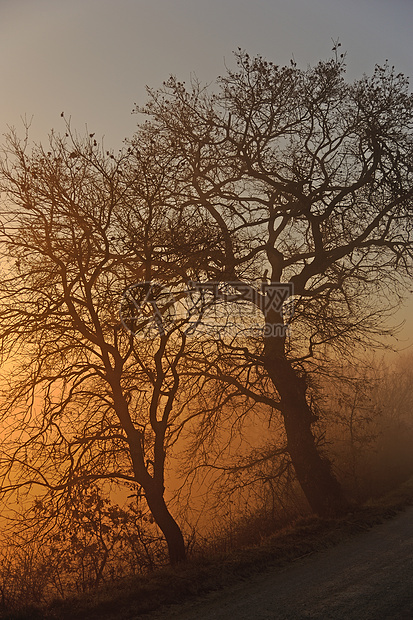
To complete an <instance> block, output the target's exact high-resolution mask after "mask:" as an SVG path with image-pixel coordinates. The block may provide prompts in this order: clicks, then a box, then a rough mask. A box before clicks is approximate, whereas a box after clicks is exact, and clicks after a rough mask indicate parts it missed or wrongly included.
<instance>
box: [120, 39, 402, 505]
mask: <svg viewBox="0 0 413 620" xmlns="http://www.w3.org/2000/svg"><path fill="white" fill-rule="evenodd" d="M338 47H339V45H337V46H335V52H336V54H335V56H334V57H333V58H332V59H331V60H327V61H325V62H324V61H323V62H319V63H318V64H317V65H316V66H315V67H310V68H308V69H305V70H302V69H300V68H298V67H297V66H296V65H295V63H293V62H292V63H291V65H290V66H285V67H278V66H276V65H275V64H273V63H271V62H267V61H266V60H265V59H263V58H262V57H260V56H258V57H255V58H251V57H250V56H249V55H248V54H247V53H245V52H242V51H239V52H238V53H237V54H236V60H237V65H238V66H237V68H236V69H235V70H231V69H230V70H228V71H227V73H226V75H225V76H224V77H221V78H219V80H218V88H216V89H214V90H211V89H210V88H208V87H203V86H202V85H201V84H199V83H198V82H194V83H192V84H191V85H190V86H189V87H186V86H185V84H183V83H181V82H179V81H177V80H176V79H175V78H170V79H169V80H168V81H167V82H166V83H165V84H164V86H163V87H162V88H161V89H160V90H149V102H148V103H147V105H146V106H145V107H144V108H143V109H139V110H138V111H139V112H144V113H145V114H146V115H147V117H148V120H147V122H146V123H145V124H144V125H143V126H142V127H141V128H140V129H139V130H138V132H137V134H136V137H135V140H134V141H133V142H132V143H131V144H132V145H134V146H135V147H136V148H137V147H138V145H139V142H140V140H142V138H143V137H144V136H146V135H148V132H151V135H152V140H153V141H154V142H156V145H155V147H154V150H155V151H156V153H157V154H158V156H161V157H162V158H164V159H165V157H166V154H169V156H170V163H169V173H168V178H173V179H174V180H175V183H176V186H175V187H176V192H175V197H174V200H173V201H168V204H170V205H171V207H173V205H175V206H177V205H180V207H179V208H180V209H181V213H183V217H184V218H185V217H187V218H188V221H189V220H190V219H191V218H192V219H194V218H196V217H198V218H199V220H200V221H202V222H204V223H205V225H206V226H207V227H208V228H209V229H210V230H215V231H216V235H215V237H216V243H215V245H214V247H212V248H210V249H208V248H204V252H203V254H202V255H201V254H200V253H198V259H197V261H194V266H193V268H192V269H191V265H190V264H189V263H187V266H186V270H185V273H184V275H183V278H187V279H191V278H192V279H194V278H195V279H196V278H198V279H200V280H201V281H203V282H205V283H211V282H224V283H225V282H226V283H231V286H232V287H233V288H234V289H235V291H236V292H238V294H239V300H240V301H241V300H242V299H245V291H246V290H247V291H249V292H248V299H249V300H250V302H251V308H252V307H255V308H256V310H257V311H258V314H260V316H261V318H260V319H259V321H258V322H259V325H260V326H261V327H262V328H263V330H262V334H264V335H261V337H260V338H255V339H253V341H252V344H251V341H250V342H248V339H247V338H245V337H244V336H245V333H242V338H240V339H239V340H238V341H237V342H236V341H234V340H231V338H226V339H225V338H221V344H222V346H223V347H227V354H228V355H230V354H231V348H232V355H233V360H234V364H233V370H234V373H233V374H232V378H231V380H230V382H229V383H231V382H232V384H233V383H234V381H236V378H234V377H236V376H237V372H238V368H239V364H240V363H241V364H244V367H245V368H246V367H247V366H248V365H249V367H250V368H258V367H260V368H261V370H264V371H265V374H266V376H267V378H268V379H269V380H270V382H271V384H272V390H274V394H275V399H274V402H275V403H277V407H278V409H279V411H280V412H281V414H282V417H283V421H284V426H285V432H286V437H287V446H288V453H289V456H290V458H291V461H292V464H293V466H294V469H295V472H296V475H297V478H298V480H299V483H300V485H301V487H302V489H303V491H304V493H305V495H306V497H307V499H308V502H309V504H310V506H311V508H312V509H313V510H314V511H315V512H317V513H319V514H331V513H339V512H341V511H343V510H346V509H347V501H346V499H345V497H344V494H343V491H342V489H341V487H340V485H339V484H338V482H337V480H336V478H335V476H334V474H333V472H332V469H331V464H330V462H329V460H328V459H327V457H326V456H325V454H323V453H322V452H321V450H320V448H318V446H317V443H316V441H315V437H314V432H313V425H314V422H315V420H316V414H315V411H314V410H313V407H312V403H311V398H310V393H309V382H310V374H311V372H312V370H314V369H318V368H320V366H324V367H328V360H329V357H330V356H332V355H337V354H338V355H341V356H342V355H348V354H351V351H352V350H354V348H355V347H358V346H372V345H374V344H375V343H377V342H379V341H380V339H381V338H382V336H383V335H384V334H385V333H389V332H391V329H389V328H388V327H387V324H386V320H387V318H388V316H389V315H390V314H391V312H392V310H393V307H394V305H395V304H397V303H398V301H399V297H400V296H402V294H403V290H404V287H405V284H406V278H407V277H408V276H409V274H411V265H412V261H411V259H412V234H413V218H412V196H413V184H412V180H413V168H412V164H413V158H412V155H413V142H412V120H413V99H412V96H411V95H410V94H409V92H408V82H407V79H406V78H405V77H404V76H403V75H401V74H396V73H395V71H394V69H393V68H392V67H389V66H388V65H385V66H384V67H376V69H375V71H374V74H373V75H372V76H371V77H367V76H365V77H363V78H361V79H359V80H357V81H355V82H354V83H352V84H350V83H348V82H346V80H345V70H346V68H345V63H344V57H343V56H340V55H339V52H338ZM185 213H186V214H187V215H186V216H185ZM280 282H281V283H284V284H288V285H290V287H291V292H292V298H293V299H294V305H295V313H294V315H293V316H292V317H291V318H290V319H289V320H288V323H289V328H290V329H289V330H286V329H285V327H286V320H285V317H284V316H283V311H282V307H281V304H280V303H278V304H275V303H272V298H271V296H272V295H273V294H274V290H276V289H274V288H273V289H271V285H277V283H280ZM263 284H264V285H267V288H265V286H264V287H263ZM268 286H269V287H268ZM241 340H242V342H241ZM241 356H243V359H244V361H243V362H240V361H239V360H240V357H241ZM220 374H221V373H220V372H219V371H218V372H217V375H216V379H217V380H220V379H222V380H223V381H227V383H228V373H226V375H222V374H221V376H220ZM245 376H246V375H245ZM245 376H244V378H243V379H242V381H241V383H240V385H243V389H244V390H246V389H247V387H248V385H247V384H245V382H244V379H245ZM272 396H274V395H272Z"/></svg>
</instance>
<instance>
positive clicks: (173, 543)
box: [145, 489, 186, 565]
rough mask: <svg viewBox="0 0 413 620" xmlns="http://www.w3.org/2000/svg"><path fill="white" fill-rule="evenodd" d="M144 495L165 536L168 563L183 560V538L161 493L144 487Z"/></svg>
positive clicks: (184, 552)
mask: <svg viewBox="0 0 413 620" xmlns="http://www.w3.org/2000/svg"><path fill="white" fill-rule="evenodd" d="M145 495H146V501H147V502H148V506H149V509H150V511H151V513H152V516H153V518H154V519H155V522H156V524H157V525H158V526H159V528H160V529H161V531H162V533H163V535H164V536H165V540H166V544H167V545H168V552H169V561H170V563H171V564H172V565H174V564H178V563H179V562H183V561H184V560H185V558H186V549H185V542H184V538H183V536H182V532H181V530H180V528H179V526H178V524H177V522H176V521H175V519H174V518H173V516H172V515H171V513H170V512H169V510H168V508H167V506H166V503H165V499H164V497H163V493H159V492H156V491H155V492H153V491H149V492H148V490H146V489H145Z"/></svg>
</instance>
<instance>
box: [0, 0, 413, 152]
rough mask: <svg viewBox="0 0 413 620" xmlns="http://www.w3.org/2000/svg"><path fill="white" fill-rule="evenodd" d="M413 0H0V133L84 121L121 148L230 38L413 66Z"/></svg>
mask: <svg viewBox="0 0 413 620" xmlns="http://www.w3.org/2000/svg"><path fill="white" fill-rule="evenodd" d="M412 27H413V0H0V85H1V88H0V133H2V134H3V133H4V132H5V131H6V129H7V125H14V126H16V127H17V128H19V127H21V126H22V123H21V117H24V116H26V118H27V119H31V118H32V117H33V120H32V130H31V135H32V137H33V138H35V139H36V140H38V139H44V138H45V137H46V135H47V133H48V131H49V130H50V129H51V128H52V127H54V128H55V129H57V130H59V129H61V130H63V123H62V119H61V118H60V113H61V112H62V111H64V112H65V115H66V117H69V116H71V118H72V125H73V127H74V128H76V129H78V130H79V131H82V130H83V129H84V128H85V126H86V125H87V127H88V130H89V131H91V132H92V131H93V132H96V134H97V136H99V137H101V136H102V135H105V144H106V146H107V147H114V148H118V147H120V146H121V142H122V139H123V138H124V137H126V136H130V135H131V134H132V132H133V130H134V127H135V126H136V123H137V121H138V117H137V116H136V115H132V114H131V111H132V109H133V107H134V103H135V102H136V103H138V104H142V103H144V102H145V98H146V95H145V85H146V84H148V85H149V86H154V87H156V86H158V85H160V83H161V82H162V81H163V80H164V79H166V78H167V77H168V76H169V75H170V74H171V73H173V74H175V75H177V76H178V77H179V79H181V80H184V81H188V80H189V79H190V77H191V73H195V74H196V75H197V76H198V78H200V79H201V80H202V81H212V80H213V79H214V78H215V77H216V76H217V75H219V74H222V73H223V72H224V71H225V64H227V65H231V64H232V62H233V60H232V51H233V50H234V49H236V48H237V47H241V48H244V49H246V50H247V51H248V52H250V53H251V54H255V53H260V54H262V55H263V56H265V57H267V58H268V59H269V60H272V61H273V62H275V63H277V64H283V63H288V62H289V60H290V58H291V57H294V59H295V61H296V62H297V64H298V65H299V66H306V65H307V64H313V63H315V62H317V61H318V60H319V59H320V58H327V57H329V55H330V54H331V48H332V39H334V40H335V39H338V38H339V39H340V41H341V43H342V49H343V50H346V51H347V64H348V68H349V73H350V75H351V76H352V77H356V76H359V75H361V74H362V73H371V72H372V71H373V69H374V65H375V63H378V64H382V63H384V62H385V60H386V59H388V60H389V62H390V64H394V65H395V67H396V70H397V71H401V72H403V73H405V74H407V75H410V76H412V78H413V37H412Z"/></svg>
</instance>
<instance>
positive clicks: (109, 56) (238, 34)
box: [0, 0, 413, 336]
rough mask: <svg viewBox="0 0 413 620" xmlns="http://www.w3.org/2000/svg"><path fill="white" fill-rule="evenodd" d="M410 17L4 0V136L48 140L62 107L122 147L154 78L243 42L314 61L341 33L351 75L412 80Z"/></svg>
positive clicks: (403, 10)
mask: <svg viewBox="0 0 413 620" xmlns="http://www.w3.org/2000/svg"><path fill="white" fill-rule="evenodd" d="M412 26H413V0H208V1H207V0H0V85H1V88H0V133H1V134H4V133H5V132H6V131H7V127H8V126H14V127H16V129H17V130H18V132H20V131H22V130H23V119H26V120H27V121H28V122H30V123H31V129H30V135H31V137H32V138H33V139H34V140H45V139H46V138H47V134H48V132H49V131H50V130H51V129H52V128H54V129H55V130H57V131H63V130H64V124H63V120H62V119H61V117H60V115H61V112H64V113H65V117H66V118H71V123H72V127H73V128H74V129H77V130H78V131H79V132H80V133H83V131H85V130H86V128H87V131H88V132H94V133H96V134H97V136H98V137H99V138H101V137H102V136H104V142H105V145H106V146H107V147H108V148H116V149H117V148H120V147H121V146H122V140H123V139H124V138H125V137H128V136H129V137H130V136H131V135H132V134H133V131H134V129H135V127H136V125H137V123H138V122H139V119H140V117H139V115H136V114H132V111H133V109H134V107H135V104H138V105H143V104H144V103H145V101H146V91H145V87H146V85H148V86H150V87H154V88H156V87H157V86H160V85H161V83H162V81H164V80H165V79H167V78H168V77H169V75H171V74H173V75H176V76H177V77H178V78H179V79H180V80H181V81H187V82H188V81H189V80H190V79H191V76H194V75H196V76H197V77H198V78H199V79H200V80H201V81H202V82H212V81H213V80H214V79H215V78H216V77H217V76H218V75H220V74H223V73H225V67H226V66H233V54H232V52H233V51H234V50H235V49H237V48H238V47H240V48H242V49H245V50H247V51H248V52H249V53H250V54H252V55H254V54H262V55H263V56H265V57H266V58H267V59H268V60H272V61H273V62H275V63H276V64H286V63H289V61H290V59H291V58H294V60H295V62H296V63H297V65H298V66H301V67H306V66H307V65H309V64H314V63H316V62H318V60H320V59H325V58H328V57H330V55H331V53H332V52H331V49H332V47H333V41H335V40H337V39H339V40H340V42H341V44H342V49H343V50H344V51H346V53H347V56H346V60H347V65H348V74H349V76H350V78H351V79H353V78H357V77H360V76H361V75H362V74H363V73H367V74H371V73H372V72H373V70H374V66H375V64H376V63H377V64H383V63H384V62H385V61H386V60H388V61H389V63H390V64H391V65H394V66H395V68H396V70H397V71H398V72H402V73H405V74H406V75H409V76H411V77H412V80H413V37H412V35H411V31H412ZM410 317H411V318H410ZM402 318H406V319H407V323H408V325H411V326H412V327H411V329H410V332H409V335H410V334H411V335H412V336H413V303H410V305H409V307H408V309H407V310H405V311H404V314H403V317H402ZM406 333H407V332H406Z"/></svg>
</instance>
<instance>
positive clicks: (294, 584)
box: [135, 507, 413, 620]
mask: <svg viewBox="0 0 413 620" xmlns="http://www.w3.org/2000/svg"><path fill="white" fill-rule="evenodd" d="M143 618H148V619H149V618H151V619H153V620H155V619H156V620H270V619H271V620H301V619H305V618H311V619H318V620H330V619H331V620H384V619H388V620H413V507H410V508H409V509H407V510H406V511H405V512H403V513H401V514H400V515H399V516H397V517H396V518H395V519H393V520H391V521H387V522H385V523H382V524H381V525H378V526H376V527H375V528H373V529H372V530H370V531H364V532H361V533H360V534H359V535H357V536H355V537H353V538H351V539H350V540H347V541H345V542H342V543H340V544H339V545H337V546H335V547H332V548H330V549H327V550H326V551H322V552H318V553H314V554H312V555H308V556H305V557H302V558H299V559H298V560H296V561H294V562H293V563H291V564H290V565H289V566H288V567H286V568H284V569H276V570H275V569H274V570H271V571H269V572H266V573H261V574H259V575H256V576H254V577H252V578H250V579H248V581H243V582H240V583H238V584H237V585H236V586H232V587H230V588H227V589H225V590H221V591H218V592H212V593H210V594H208V595H207V596H204V597H202V598H201V599H197V600H196V601H195V602H194V601H192V602H189V603H186V604H183V605H175V606H170V607H168V608H164V609H163V610H160V611H158V612H156V613H154V614H151V615H150V616H142V615H141V616H139V619H140V620H141V619H142V620H143ZM135 620H138V619H137V618H135Z"/></svg>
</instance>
